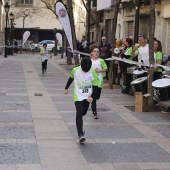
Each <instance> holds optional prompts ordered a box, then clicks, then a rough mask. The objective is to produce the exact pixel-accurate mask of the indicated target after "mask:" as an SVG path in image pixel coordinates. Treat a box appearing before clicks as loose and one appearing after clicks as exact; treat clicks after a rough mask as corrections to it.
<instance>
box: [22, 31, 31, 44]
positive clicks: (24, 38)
mask: <svg viewBox="0 0 170 170" xmlns="http://www.w3.org/2000/svg"><path fill="white" fill-rule="evenodd" d="M29 36H30V32H29V31H25V32H24V34H23V41H22V45H24V44H25V43H26V41H27V39H28V37H29Z"/></svg>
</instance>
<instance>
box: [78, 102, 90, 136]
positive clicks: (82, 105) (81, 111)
mask: <svg viewBox="0 0 170 170" xmlns="http://www.w3.org/2000/svg"><path fill="white" fill-rule="evenodd" d="M89 104H90V103H89V102H88V101H87V100H86V99H85V100H83V101H76V102H75V106H76V126H77V133H78V135H81V134H83V133H84V132H83V116H85V115H86V114H87V110H88V108H89Z"/></svg>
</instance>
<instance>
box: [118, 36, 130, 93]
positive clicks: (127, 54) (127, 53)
mask: <svg viewBox="0 0 170 170" xmlns="http://www.w3.org/2000/svg"><path fill="white" fill-rule="evenodd" d="M132 44H133V41H132V39H131V38H126V47H125V48H124V49H122V54H121V57H122V58H126V59H128V60H132ZM131 66H132V65H131V64H130V63H124V75H125V77H126V84H125V86H126V88H125V90H123V91H122V92H123V93H126V94H128V93H129V91H130V82H131V80H132V74H128V73H127V68H128V67H131Z"/></svg>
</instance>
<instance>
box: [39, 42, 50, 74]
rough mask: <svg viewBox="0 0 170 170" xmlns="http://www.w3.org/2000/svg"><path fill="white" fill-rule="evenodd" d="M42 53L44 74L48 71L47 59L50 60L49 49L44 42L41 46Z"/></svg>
mask: <svg viewBox="0 0 170 170" xmlns="http://www.w3.org/2000/svg"><path fill="white" fill-rule="evenodd" d="M40 54H41V56H42V58H41V62H42V74H44V73H46V70H47V61H48V50H47V44H46V43H44V44H43V48H41V50H40ZM50 55H51V54H50ZM51 58H52V56H51Z"/></svg>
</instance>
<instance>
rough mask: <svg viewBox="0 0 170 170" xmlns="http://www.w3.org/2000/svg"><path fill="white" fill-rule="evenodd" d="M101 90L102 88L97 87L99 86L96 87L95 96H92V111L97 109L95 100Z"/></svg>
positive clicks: (98, 97)
mask: <svg viewBox="0 0 170 170" xmlns="http://www.w3.org/2000/svg"><path fill="white" fill-rule="evenodd" d="M101 91H102V88H99V87H98V90H97V93H96V96H94V97H93V102H92V104H91V108H92V111H93V112H96V110H97V104H96V101H97V100H99V99H100V95H101Z"/></svg>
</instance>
